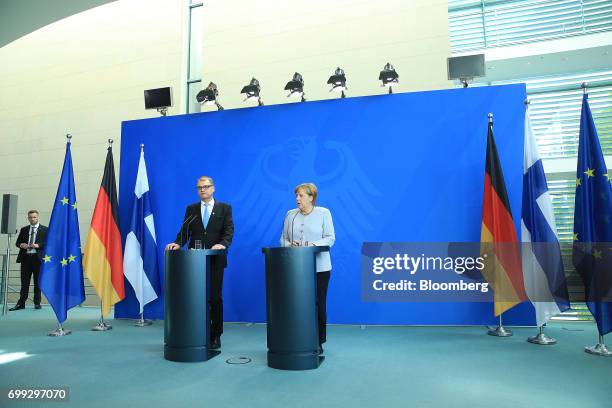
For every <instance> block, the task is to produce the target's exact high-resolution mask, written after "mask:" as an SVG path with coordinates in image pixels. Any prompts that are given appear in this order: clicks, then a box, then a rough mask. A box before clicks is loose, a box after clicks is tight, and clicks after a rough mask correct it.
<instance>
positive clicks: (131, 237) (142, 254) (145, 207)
mask: <svg viewBox="0 0 612 408" xmlns="http://www.w3.org/2000/svg"><path fill="white" fill-rule="evenodd" d="M134 194H135V197H134V207H133V209H132V220H131V224H130V232H129V233H128V235H127V237H126V239H125V253H124V255H123V271H124V274H125V277H126V278H127V280H128V281H129V282H130V284H131V285H132V288H134V293H135V295H136V298H137V299H138V302H139V303H140V313H141V314H142V313H143V310H144V306H145V305H146V304H147V303H149V302H152V301H154V300H155V299H157V297H158V296H159V294H160V278H159V267H158V263H157V240H156V238H155V222H154V221H153V211H152V210H151V202H150V200H149V179H148V177H147V166H146V164H145V158H144V150H141V152H140V162H139V163H138V175H137V176H136V185H135V187H134Z"/></svg>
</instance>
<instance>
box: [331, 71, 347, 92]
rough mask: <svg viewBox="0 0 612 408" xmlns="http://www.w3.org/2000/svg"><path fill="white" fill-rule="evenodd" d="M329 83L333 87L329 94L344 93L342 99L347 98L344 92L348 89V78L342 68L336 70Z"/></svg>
mask: <svg viewBox="0 0 612 408" xmlns="http://www.w3.org/2000/svg"><path fill="white" fill-rule="evenodd" d="M327 83H328V84H330V85H331V86H332V87H331V89H330V90H329V92H332V91H334V92H342V98H346V95H345V94H344V91H346V90H347V89H348V88H347V86H346V76H345V75H344V71H343V70H342V68H340V67H338V68H336V71H335V72H334V75H332V76H330V77H329V79H328V80H327Z"/></svg>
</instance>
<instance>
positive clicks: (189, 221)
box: [181, 214, 196, 246]
mask: <svg viewBox="0 0 612 408" xmlns="http://www.w3.org/2000/svg"><path fill="white" fill-rule="evenodd" d="M195 218H196V216H195V215H193V214H191V216H190V217H188V218H187V219H185V221H183V225H181V246H183V245H185V244H186V242H184V241H183V231H184V230H185V227H187V232H189V226H190V225H191V223H192V222H193V220H194V219H195ZM187 238H189V235H187Z"/></svg>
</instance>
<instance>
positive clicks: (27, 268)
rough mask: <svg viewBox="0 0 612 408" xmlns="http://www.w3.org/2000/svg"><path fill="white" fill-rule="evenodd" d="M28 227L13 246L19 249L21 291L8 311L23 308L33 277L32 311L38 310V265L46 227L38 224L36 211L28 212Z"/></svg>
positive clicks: (20, 232) (24, 228)
mask: <svg viewBox="0 0 612 408" xmlns="http://www.w3.org/2000/svg"><path fill="white" fill-rule="evenodd" d="M28 221H29V222H30V225H27V226H25V227H23V228H22V229H21V230H20V231H19V236H18V237H17V241H16V242H15V245H16V246H17V248H19V255H17V263H19V264H21V291H20V293H19V301H17V304H16V305H15V306H13V307H12V308H10V309H9V310H20V309H24V308H25V303H26V300H28V292H29V291H30V278H31V277H32V275H34V309H40V298H41V296H40V288H39V287H38V274H39V272H40V263H41V261H42V260H43V255H44V254H43V248H44V247H45V239H46V238H47V227H45V226H44V225H40V223H39V222H38V211H37V210H30V211H28Z"/></svg>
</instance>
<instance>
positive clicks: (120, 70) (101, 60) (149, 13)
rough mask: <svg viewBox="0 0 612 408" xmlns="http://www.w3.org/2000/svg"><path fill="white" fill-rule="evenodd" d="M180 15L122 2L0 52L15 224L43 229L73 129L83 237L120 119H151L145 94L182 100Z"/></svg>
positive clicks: (176, 3) (1, 183)
mask: <svg viewBox="0 0 612 408" xmlns="http://www.w3.org/2000/svg"><path fill="white" fill-rule="evenodd" d="M185 13H186V7H185V2H184V0H121V1H117V2H113V3H109V4H106V5H103V6H100V7H97V8H95V9H91V10H88V11H85V12H83V13H80V14H76V15H74V16H71V17H68V18H66V19H63V20H60V21H58V22H56V23H53V24H51V25H48V26H46V27H43V28H41V29H40V30H37V31H35V32H33V33H31V34H29V35H27V36H25V37H22V38H20V39H18V40H16V41H14V42H12V43H10V44H8V45H6V46H4V47H2V48H0V61H2V63H0V194H5V193H11V194H17V195H18V196H19V210H18V224H20V225H25V224H26V223H27V222H26V221H27V220H26V212H27V210H29V209H38V210H39V211H40V212H41V214H40V215H41V222H42V223H43V224H46V225H48V223H49V218H50V215H51V214H50V212H51V209H52V205H53V202H52V201H53V199H54V197H55V193H56V191H57V185H58V181H59V176H60V171H61V166H62V163H63V158H64V152H65V146H66V138H65V134H66V133H71V134H72V135H73V139H72V142H73V143H72V156H73V164H74V170H75V182H76V194H77V200H78V207H79V221H80V230H81V242H82V243H83V244H84V243H85V241H86V237H87V232H88V230H89V222H90V220H91V216H92V212H93V206H94V204H95V200H96V197H97V194H98V190H99V187H100V182H101V179H102V171H103V168H104V159H105V156H106V147H107V145H108V144H107V139H109V138H112V139H114V140H115V144H114V149H113V150H114V155H115V165H116V171H117V175H118V174H119V173H118V170H119V145H120V132H121V121H123V120H130V119H137V118H145V117H154V116H158V113H157V112H155V111H145V110H144V101H143V90H144V89H149V88H157V87H162V86H172V88H173V96H174V99H175V105H178V104H179V102H180V101H181V100H182V95H181V81H182V78H181V73H182V62H183V25H184V22H183V17H184V14H185ZM177 113H179V108H178V107H175V108H170V110H169V114H177ZM138 153H139V152H134V154H138ZM0 248H6V241H5V236H2V240H0ZM12 282H13V283H14V282H15V281H12ZM91 298H92V299H93V300H94V302H97V298H96V297H95V296H94V297H91Z"/></svg>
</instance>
